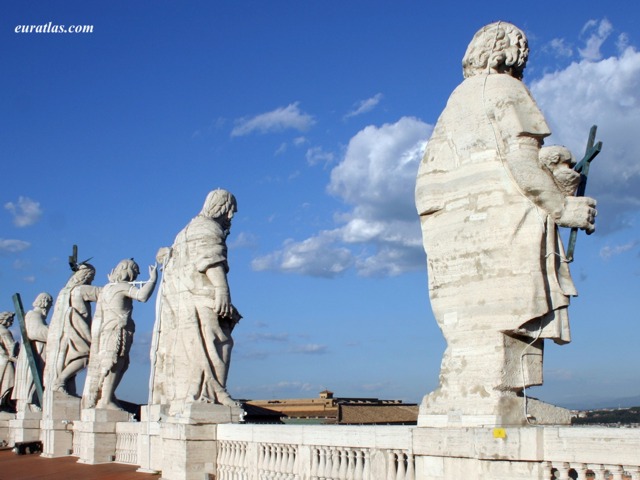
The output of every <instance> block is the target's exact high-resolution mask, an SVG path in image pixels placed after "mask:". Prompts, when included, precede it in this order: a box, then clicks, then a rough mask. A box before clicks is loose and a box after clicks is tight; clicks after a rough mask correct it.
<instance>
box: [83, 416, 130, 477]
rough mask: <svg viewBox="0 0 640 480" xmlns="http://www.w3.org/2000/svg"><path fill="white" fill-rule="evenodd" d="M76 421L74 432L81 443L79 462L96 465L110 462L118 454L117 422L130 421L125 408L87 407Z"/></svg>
mask: <svg viewBox="0 0 640 480" xmlns="http://www.w3.org/2000/svg"><path fill="white" fill-rule="evenodd" d="M80 419H81V420H80V421H79V422H75V425H74V428H73V434H74V435H75V436H76V437H77V439H76V442H75V443H77V444H78V445H79V452H78V454H79V455H78V456H79V457H80V458H79V459H78V462H80V463H87V464H90V465H95V464H97V463H109V462H113V461H114V460H115V456H116V423H118V422H128V421H130V414H129V413H128V412H125V411H124V410H110V409H103V408H86V409H83V410H82V412H81V414H80Z"/></svg>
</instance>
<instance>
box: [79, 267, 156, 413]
mask: <svg viewBox="0 0 640 480" xmlns="http://www.w3.org/2000/svg"><path fill="white" fill-rule="evenodd" d="M139 274H140V268H139V267H138V264H137V263H136V262H135V261H134V260H133V259H126V260H122V261H121V262H120V263H118V265H117V266H116V268H114V269H113V270H112V271H111V273H110V274H109V276H108V278H109V283H108V284H107V285H105V286H104V287H102V291H101V292H100V298H99V299H98V303H97V304H96V311H95V314H94V316H93V323H92V325H91V354H90V355H89V367H88V372H87V379H86V380H85V384H84V392H83V395H82V403H81V405H82V408H106V409H112V410H119V409H120V405H119V404H118V401H117V399H116V396H115V391H116V388H117V387H118V385H119V383H120V380H122V377H123V375H124V373H125V372H126V371H127V368H129V351H130V350H131V344H132V342H133V334H134V332H135V324H134V322H133V317H132V311H133V300H137V301H139V302H146V301H147V300H149V298H150V297H151V295H152V294H153V290H154V288H155V286H156V278H157V272H156V266H155V265H151V266H150V267H149V281H148V282H145V283H144V284H143V285H142V286H141V287H140V288H138V287H137V286H136V282H135V280H136V278H138V275H139Z"/></svg>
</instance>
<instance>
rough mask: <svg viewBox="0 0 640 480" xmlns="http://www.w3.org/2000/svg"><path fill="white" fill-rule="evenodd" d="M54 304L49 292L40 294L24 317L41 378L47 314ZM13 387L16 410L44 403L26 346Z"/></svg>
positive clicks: (20, 410) (22, 410) (32, 407)
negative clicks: (41, 401)
mask: <svg viewBox="0 0 640 480" xmlns="http://www.w3.org/2000/svg"><path fill="white" fill-rule="evenodd" d="M52 304H53V298H52V297H51V295H49V294H48V293H45V292H43V293H41V294H39V295H38V296H37V297H36V299H35V300H34V302H33V309H32V310H29V311H28V312H27V314H26V315H25V318H24V323H25V328H26V330H27V337H28V338H27V339H23V343H24V342H25V341H27V340H28V341H30V342H31V345H32V349H31V350H32V352H33V356H34V361H35V364H36V368H37V370H38V372H39V373H40V378H42V374H43V371H44V364H45V346H46V343H47V335H48V333H49V327H48V326H47V315H48V314H49V310H50V309H51V306H52ZM15 383H16V384H15V387H14V388H13V394H12V396H11V397H12V398H13V399H14V400H15V401H16V410H17V411H18V412H25V411H27V410H30V411H40V410H41V409H42V405H40V401H39V400H38V395H37V394H36V386H35V383H34V380H33V376H32V375H31V368H30V367H29V360H28V359H27V352H26V348H24V347H23V348H21V349H20V354H19V355H18V362H17V364H16V380H15Z"/></svg>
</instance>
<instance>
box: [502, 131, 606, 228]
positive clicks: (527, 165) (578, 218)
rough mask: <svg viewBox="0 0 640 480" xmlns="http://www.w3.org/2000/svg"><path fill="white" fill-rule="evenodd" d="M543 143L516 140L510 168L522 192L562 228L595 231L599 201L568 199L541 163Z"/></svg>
mask: <svg viewBox="0 0 640 480" xmlns="http://www.w3.org/2000/svg"><path fill="white" fill-rule="evenodd" d="M539 149H540V140H539V139H538V138H536V137H533V136H526V135H521V136H518V137H516V138H515V139H513V140H512V142H511V144H510V145H509V151H508V153H507V154H506V159H505V162H506V166H507V168H508V169H509V172H510V175H511V177H512V178H513V180H514V181H515V183H516V184H517V185H518V188H519V189H520V191H521V192H522V193H523V194H524V195H525V196H526V197H527V198H529V199H530V200H531V201H532V202H533V203H534V204H536V205H537V206H538V207H540V208H541V209H543V210H544V211H546V212H547V213H548V214H549V215H550V216H551V218H552V219H553V220H554V221H555V222H556V224H557V225H559V226H561V227H576V228H580V229H583V230H586V231H587V232H592V231H594V230H595V214H596V212H595V205H596V201H595V200H594V199H592V198H589V197H573V196H566V195H565V194H564V193H563V192H562V190H560V188H558V185H557V184H556V182H555V181H554V179H553V176H552V175H551V173H550V172H549V170H548V169H546V168H543V167H542V165H541V164H540V162H539V160H538V152H539Z"/></svg>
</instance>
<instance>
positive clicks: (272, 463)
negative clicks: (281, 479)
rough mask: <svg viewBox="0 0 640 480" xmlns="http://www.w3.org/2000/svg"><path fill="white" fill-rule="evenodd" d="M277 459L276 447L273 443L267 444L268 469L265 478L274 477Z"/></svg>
mask: <svg viewBox="0 0 640 480" xmlns="http://www.w3.org/2000/svg"><path fill="white" fill-rule="evenodd" d="M277 460H278V449H277V448H276V446H275V445H269V469H268V473H267V478H270V479H275V478H276V461H277Z"/></svg>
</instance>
